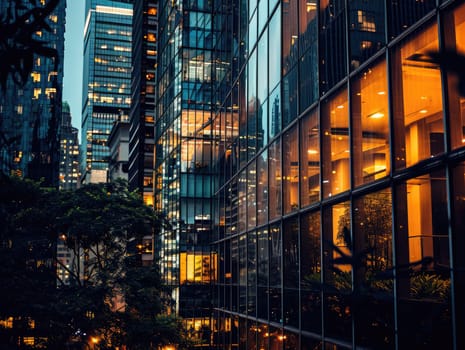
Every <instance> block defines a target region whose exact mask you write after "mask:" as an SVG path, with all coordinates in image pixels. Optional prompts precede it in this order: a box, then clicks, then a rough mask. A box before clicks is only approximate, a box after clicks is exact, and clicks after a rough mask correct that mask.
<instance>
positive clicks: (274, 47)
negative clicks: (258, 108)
mask: <svg viewBox="0 0 465 350" xmlns="http://www.w3.org/2000/svg"><path fill="white" fill-rule="evenodd" d="M280 9H281V8H280V7H279V8H278V10H277V11H276V12H275V14H274V15H273V18H272V19H271V21H270V25H269V26H268V35H269V38H270V40H269V45H268V48H269V52H270V54H269V55H268V57H269V58H268V60H269V74H270V77H269V90H270V91H271V90H273V89H274V88H275V86H276V85H277V84H278V83H279V80H280V79H281V55H280V54H279V53H280V52H281V40H276V38H280V37H281V11H280Z"/></svg>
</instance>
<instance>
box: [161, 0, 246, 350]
mask: <svg viewBox="0 0 465 350" xmlns="http://www.w3.org/2000/svg"><path fill="white" fill-rule="evenodd" d="M158 29H159V30H158V38H157V39H158V63H157V103H156V113H155V114H156V120H155V177H154V179H155V181H154V186H155V196H154V204H155V209H156V210H157V211H159V212H161V213H162V214H163V215H164V216H165V217H166V218H167V219H168V221H169V222H170V224H171V225H170V227H165V228H163V230H162V232H161V233H160V235H159V236H158V237H157V238H156V252H157V254H158V259H159V262H160V266H161V273H162V277H163V280H164V283H165V284H166V285H168V286H170V287H171V290H172V297H173V299H174V301H175V304H174V306H173V311H174V312H175V313H177V314H178V315H179V316H181V317H182V318H183V320H184V324H185V326H186V327H187V330H188V331H189V336H190V337H191V339H192V340H193V341H194V342H195V343H196V344H198V345H199V346H207V347H208V346H209V344H210V336H209V334H211V333H210V331H209V330H210V325H211V318H210V316H211V314H210V311H211V305H212V304H211V295H210V284H211V282H212V281H215V280H216V279H217V275H218V272H217V271H216V266H217V264H218V259H217V254H212V253H211V250H210V241H211V227H212V223H213V220H214V218H217V217H216V216H215V217H214V216H213V207H212V198H213V192H212V189H213V186H214V184H215V182H216V181H217V175H216V174H217V169H216V168H215V167H214V164H213V162H212V157H213V155H214V154H216V153H218V152H219V150H220V147H221V146H220V142H219V130H220V124H214V123H212V111H213V110H214V105H215V102H214V100H213V90H214V86H215V84H216V83H217V82H220V81H221V80H222V79H223V78H224V67H222V62H221V57H222V56H225V55H224V54H223V55H221V52H222V50H223V49H224V48H221V47H218V49H219V53H218V56H216V57H218V59H215V56H214V51H213V49H214V47H215V45H216V44H217V42H218V36H219V35H220V30H219V28H217V27H215V26H214V22H213V15H212V4H211V2H207V1H172V0H169V1H167V0H163V1H159V3H158ZM231 121H232V118H230V123H231ZM236 128H237V127H236ZM244 174H245V173H244ZM244 184H245V183H244Z"/></svg>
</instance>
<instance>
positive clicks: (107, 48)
mask: <svg viewBox="0 0 465 350" xmlns="http://www.w3.org/2000/svg"><path fill="white" fill-rule="evenodd" d="M132 2H133V1H130V0H119V1H113V0H87V1H86V22H85V27H84V73H83V74H84V76H83V101H82V111H83V112H82V113H83V114H82V137H81V181H82V182H83V183H95V182H106V181H107V178H108V167H109V164H108V163H109V160H110V158H109V157H110V150H109V147H108V136H109V135H110V131H111V128H112V126H113V122H114V121H116V120H118V119H119V118H122V117H124V116H126V117H127V116H128V115H129V108H130V106H131V62H132V61H131V56H132V54H131V51H132V44H131V38H132V14H133V10H132Z"/></svg>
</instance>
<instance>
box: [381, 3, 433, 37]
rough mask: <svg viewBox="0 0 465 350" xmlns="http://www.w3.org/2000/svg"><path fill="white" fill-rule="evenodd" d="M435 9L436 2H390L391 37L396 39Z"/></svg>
mask: <svg viewBox="0 0 465 350" xmlns="http://www.w3.org/2000/svg"><path fill="white" fill-rule="evenodd" d="M435 7H436V0H421V1H418V0H389V1H388V9H389V37H390V38H391V39H392V38H394V37H396V36H397V35H399V34H400V33H402V32H403V31H404V30H405V29H407V28H409V27H410V26H411V25H412V24H414V23H415V22H416V21H418V20H419V19H420V18H422V17H423V16H424V15H426V14H427V13H428V12H430V11H431V10H433V9H434V8H435Z"/></svg>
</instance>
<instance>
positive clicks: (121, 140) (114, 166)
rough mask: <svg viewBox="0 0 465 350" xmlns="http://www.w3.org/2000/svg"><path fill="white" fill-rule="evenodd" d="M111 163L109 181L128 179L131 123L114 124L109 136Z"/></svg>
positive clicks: (122, 121)
mask: <svg viewBox="0 0 465 350" xmlns="http://www.w3.org/2000/svg"><path fill="white" fill-rule="evenodd" d="M108 147H109V148H110V162H109V163H108V170H109V171H108V181H109V182H112V181H114V180H116V179H125V180H127V179H128V155H129V122H128V121H127V120H119V121H116V122H114V124H113V127H112V128H111V132H110V136H108Z"/></svg>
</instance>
